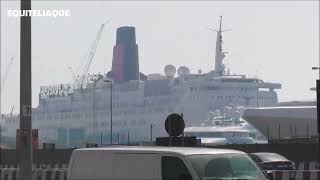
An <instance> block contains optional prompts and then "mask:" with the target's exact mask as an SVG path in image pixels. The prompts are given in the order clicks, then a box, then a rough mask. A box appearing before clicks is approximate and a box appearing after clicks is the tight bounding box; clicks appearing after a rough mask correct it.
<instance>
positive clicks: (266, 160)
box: [249, 152, 296, 170]
mask: <svg viewBox="0 0 320 180" xmlns="http://www.w3.org/2000/svg"><path fill="white" fill-rule="evenodd" d="M249 156H250V157H251V158H252V159H253V160H254V161H255V162H256V163H257V164H258V165H259V166H260V167H261V168H262V169H263V170H294V169H296V166H295V163H294V162H292V161H290V160H288V159H287V158H285V157H283V156H281V155H279V154H276V153H268V152H260V153H250V154H249Z"/></svg>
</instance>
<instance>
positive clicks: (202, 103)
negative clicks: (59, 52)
mask: <svg viewBox="0 0 320 180" xmlns="http://www.w3.org/2000/svg"><path fill="white" fill-rule="evenodd" d="M220 22H221V21H220ZM222 32H223V31H222V29H221V23H220V27H219V30H218V31H217V42H216V52H215V68H216V69H215V70H214V71H211V72H208V73H203V74H202V73H200V72H199V73H197V74H192V73H190V70H189V69H188V68H187V67H185V66H182V67H179V68H178V70H177V72H178V73H177V75H176V68H175V67H174V66H173V65H168V66H166V67H165V70H164V75H161V74H151V75H148V76H147V78H146V79H143V80H129V81H124V82H116V81H113V83H112V85H111V82H108V81H110V80H111V81H112V77H111V79H109V80H108V81H107V80H106V79H107V78H108V77H104V76H103V75H97V76H95V77H94V78H92V79H91V80H92V81H91V82H88V84H87V86H86V87H84V88H75V89H73V88H72V87H71V86H70V85H64V84H61V85H56V86H46V87H41V93H40V95H39V105H38V107H37V108H35V109H33V111H32V112H33V114H32V120H33V128H39V138H40V140H41V141H42V142H54V143H57V144H63V145H67V146H79V145H81V144H84V143H86V142H97V143H99V142H100V135H101V134H102V139H103V143H104V144H108V143H110V141H109V139H110V138H109V137H110V120H111V114H110V113H111V112H112V120H113V123H112V126H113V137H114V138H113V139H114V142H117V139H119V141H120V143H127V142H128V141H130V142H141V141H150V136H151V131H152V133H153V137H158V136H166V133H165V130H164V120H165V118H166V117H167V116H168V115H169V114H171V113H183V117H184V119H185V122H186V126H195V125H199V123H201V122H202V121H203V120H204V119H206V118H207V117H208V112H210V111H214V110H217V109H219V110H221V109H222V108H224V107H225V106H229V105H233V106H245V107H257V106H259V107H266V106H274V105H276V104H277V103H278V98H277V93H276V91H275V89H280V88H281V85H280V84H278V83H267V82H264V81H262V80H260V79H258V78H248V77H246V76H245V75H230V74H229V73H226V72H225V66H224V64H223V59H224V57H225V53H224V52H223V49H222ZM109 78H110V77H109ZM111 89H112V93H111ZM111 95H112V111H111V106H110V105H111V103H110V102H111Z"/></svg>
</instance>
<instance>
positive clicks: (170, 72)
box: [164, 64, 177, 77]
mask: <svg viewBox="0 0 320 180" xmlns="http://www.w3.org/2000/svg"><path fill="white" fill-rule="evenodd" d="M176 71H177V70H176V67H174V65H171V64H169V65H166V66H165V67H164V74H165V75H166V76H167V77H174V74H175V73H176Z"/></svg>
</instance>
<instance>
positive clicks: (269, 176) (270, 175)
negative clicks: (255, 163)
mask: <svg viewBox="0 0 320 180" xmlns="http://www.w3.org/2000/svg"><path fill="white" fill-rule="evenodd" d="M264 172H265V173H266V174H267V176H268V178H269V179H270V180H273V174H272V171H264Z"/></svg>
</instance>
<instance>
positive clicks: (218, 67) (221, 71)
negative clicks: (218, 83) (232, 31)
mask: <svg viewBox="0 0 320 180" xmlns="http://www.w3.org/2000/svg"><path fill="white" fill-rule="evenodd" d="M228 30H229V29H228ZM228 30H224V31H228ZM216 31H217V42H216V54H215V72H216V73H217V75H219V76H222V75H225V74H226V71H225V65H224V64H223V63H222V60H223V59H224V58H225V54H226V52H223V51H222V32H224V31H222V16H220V23H219V30H216Z"/></svg>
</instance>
